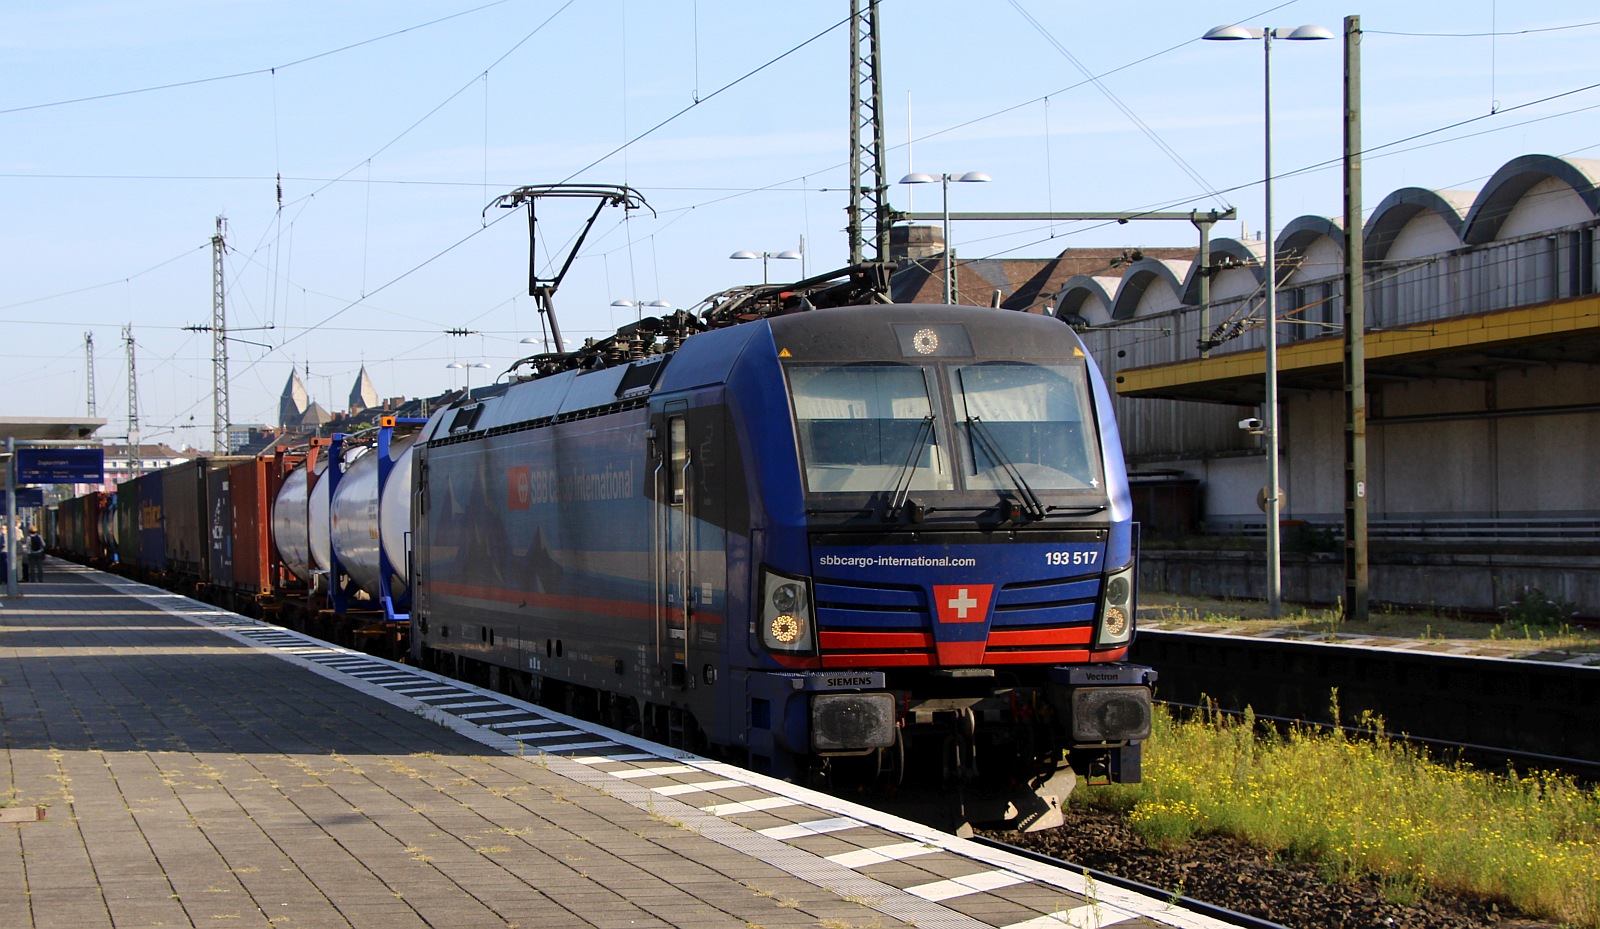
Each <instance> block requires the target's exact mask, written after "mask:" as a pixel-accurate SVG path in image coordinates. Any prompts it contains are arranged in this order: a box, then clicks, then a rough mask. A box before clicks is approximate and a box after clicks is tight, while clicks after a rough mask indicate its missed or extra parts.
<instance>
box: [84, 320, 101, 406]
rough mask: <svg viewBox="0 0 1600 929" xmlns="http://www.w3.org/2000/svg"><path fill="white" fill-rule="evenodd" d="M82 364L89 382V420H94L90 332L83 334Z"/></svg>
mask: <svg viewBox="0 0 1600 929" xmlns="http://www.w3.org/2000/svg"><path fill="white" fill-rule="evenodd" d="M83 362H84V370H85V371H86V372H87V375H86V376H87V378H88V381H89V384H88V388H89V418H90V419H94V418H95V416H96V415H98V414H96V413H95V409H94V333H92V332H85V333H84V334H83Z"/></svg>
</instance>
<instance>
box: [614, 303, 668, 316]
mask: <svg viewBox="0 0 1600 929" xmlns="http://www.w3.org/2000/svg"><path fill="white" fill-rule="evenodd" d="M611 305H612V306H616V307H623V306H627V307H633V308H634V309H635V310H636V311H637V315H636V317H635V319H636V320H637V319H644V309H645V307H649V308H650V309H652V310H670V309H672V304H670V303H668V302H667V301H665V300H651V301H650V302H649V303H644V302H642V301H639V300H613V301H611Z"/></svg>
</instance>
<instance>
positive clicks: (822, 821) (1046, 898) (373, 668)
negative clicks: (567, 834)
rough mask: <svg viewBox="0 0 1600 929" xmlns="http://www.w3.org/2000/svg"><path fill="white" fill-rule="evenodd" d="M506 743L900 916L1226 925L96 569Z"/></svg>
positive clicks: (963, 927) (1082, 926)
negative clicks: (1092, 884)
mask: <svg viewBox="0 0 1600 929" xmlns="http://www.w3.org/2000/svg"><path fill="white" fill-rule="evenodd" d="M90 576H91V577H93V578H94V579H95V580H97V581H99V582H100V583H102V584H105V585H106V586H108V587H111V588H113V589H116V590H118V591H120V592H122V593H125V594H127V595H129V596H132V597H135V598H137V599H139V600H142V601H144V602H146V603H148V604H150V605H152V606H155V607H156V608H158V609H161V610H163V611H165V612H167V613H171V614H173V615H176V616H179V617H182V618H184V619H187V620H189V621H191V622H194V623H196V624H198V625H202V626H206V627H210V628H213V629H215V630H217V631H218V632H219V633H222V634H225V635H228V636H230V637H232V638H234V639H236V640H238V641H241V642H246V643H249V644H251V645H253V646H256V647H258V648H262V649H264V650H267V651H269V652H271V653H273V654H276V655H278V656H280V657H282V658H284V659H285V660H289V661H294V662H298V663H301V664H303V665H304V666H305V667H307V668H309V669H310V670H312V671H314V672H316V673H318V674H321V675H323V676H326V677H329V678H330V679H333V680H338V681H341V682H343V683H345V684H346V685H347V686H350V687H351V688H353V689H355V690H358V691H361V692H363V693H366V694H369V695H371V696H374V697H376V698H378V699H381V700H384V701H386V702H388V703H391V704H394V705H396V706H401V707H404V708H406V709H409V710H412V711H414V712H418V713H420V714H422V715H423V716H424V717H425V718H427V719H431V720H433V721H434V722H437V723H439V724H440V725H443V726H446V727H448V728H450V729H452V730H454V731H457V732H459V733H461V734H463V735H465V736H467V737H469V738H472V739H473V740H475V741H477V742H480V743H481V744H483V745H485V746H488V747H490V748H493V749H496V750H498V751H502V752H505V753H507V754H510V755H517V756H522V757H530V758H536V759H538V760H539V761H540V763H542V764H546V765H548V766H549V767H551V768H552V769H554V770H557V771H558V772H560V773H562V774H565V775H566V776H568V777H570V778H572V779H573V780H576V781H579V782H582V783H585V784H588V785H590V786H593V787H597V788H600V789H603V790H605V791H606V792H607V793H608V794H610V795H611V796H613V797H617V798H620V799H622V800H624V801H626V802H629V803H632V804H634V805H635V806H637V807H639V808H641V809H649V810H651V811H652V812H655V813H657V814H658V815H662V816H666V817H670V818H672V819H674V820H676V821H678V822H681V823H683V824H684V825H685V826H687V827H689V828H691V829H694V830H695V831H697V832H699V833H700V834H702V835H704V836H706V837H707V838H710V839H712V840H714V841H716V842H719V843H721V844H722V845H725V846H727V847H729V848H733V849H736V850H739V851H741V852H744V853H745V854H749V855H751V856H754V857H757V858H759V859H761V860H763V861H766V862H768V863H770V864H773V865H775V866H777V867H780V868H782V869H784V870H785V871H787V872H788V873H790V874H793V875H795V876H796V877H799V878H802V879H804V880H807V881H810V882H812V883H814V884H816V885H818V886H821V887H825V888H827V889H829V890H831V891H833V892H834V893H837V894H839V895H840V896H842V897H845V898H847V899H851V900H856V901H862V902H865V903H866V904H867V905H869V906H871V907H872V908H874V909H876V910H878V911H879V912H882V913H884V914H885V915H887V916H890V917H893V918H895V919H901V920H907V921H910V922H913V923H915V924H916V925H918V926H923V927H941V929H1045V927H1057V929H1059V927H1073V929H1090V927H1102V926H1112V925H1116V926H1118V927H1119V929H1120V927H1130V929H1131V927H1135V926H1176V927H1183V929H1218V927H1223V926H1225V925H1226V924H1225V923H1222V922H1219V921H1217V920H1215V919H1212V918H1210V917H1207V916H1202V915H1199V914H1196V913H1191V912H1188V911H1186V910H1183V909H1180V908H1177V907H1175V906H1173V905H1171V904H1169V903H1168V902H1166V901H1162V900H1158V899H1156V898H1152V897H1146V896H1144V895H1141V894H1137V893H1133V892H1131V891H1124V890H1121V889H1119V888H1113V887H1105V886H1091V884H1090V882H1089V881H1088V880H1086V879H1085V878H1083V877H1081V876H1079V875H1077V874H1075V873H1072V872H1070V871H1063V870H1059V869H1056V868H1051V867H1049V866H1047V865H1042V864H1039V863H1036V862H1032V861H1029V860H1027V859H1023V858H1020V857H1017V856H1013V855H1010V854H1007V853H1006V852H1003V851H998V850H995V849H990V848H987V847H985V846H980V845H977V844H976V843H972V842H967V841H965V840H963V839H960V838H957V837H955V836H952V835H949V834H947V833H943V832H939V831H938V830H935V829H931V828H928V827H925V826H921V825H919V824H917V823H913V822H910V821H908V820H903V819H899V818H898V817H893V816H888V815H886V814H883V813H879V812H877V811H875V810H870V809H868V808H866V807H862V806H860V805H858V804H854V803H851V802H849V801H846V800H841V799H839V798H837V797H832V796H829V795H826V794H822V793H818V792H816V791H812V790H809V789H807V788H803V787H798V786H796V785H794V784H789V783H786V782H783V781H778V780H775V779H773V778H770V777H766V776H763V775H759V774H755V773H753V772H750V771H746V770H744V769H742V768H738V767H736V766H733V765H729V764H726V763H723V762H718V761H714V760H712V759H708V758H703V757H701V756H698V755H694V754H691V753H687V752H682V751H678V750H675V749H671V748H667V747H665V746H661V745H657V744H655V743H651V742H647V741H645V740H643V739H639V738H637V737H634V736H629V735H626V734H624V733H620V732H616V731H614V730H611V729H607V728H605V727H603V726H599V725H596V724H593V723H588V722H584V721H582V720H578V719H574V718H572V717H568V716H565V715H562V714H560V713H556V712H554V711H552V710H547V709H544V708H542V707H538V706H534V705H532V704H529V703H525V702H523V701H520V700H517V699H515V698H512V697H508V696H505V695H503V694H498V693H495V692H492V691H487V690H484V689H482V688H479V687H475V686H473V685H470V684H465V683H462V682H460V681H454V680H451V679H449V678H445V677H441V676H440V675H437V674H433V673H431V672H428V671H422V670H419V669H417V668H412V667H409V666H407V665H402V664H398V663H395V662H392V661H387V660H385V659H382V658H376V657H373V656H370V655H366V654H363V653H360V652H355V651H352V650H350V649H346V648H342V647H339V646H335V645H330V644H328V643H325V642H322V641H320V640H317V639H315V638H312V637H310V636H307V635H302V634H300V633H297V632H292V631H290V630H287V629H284V628H282V627H279V626H274V625H271V624H268V623H265V622H261V621H258V620H254V619H249V618H247V617H243V616H240V615H238V614H236V613H231V612H228V611H225V610H220V609H217V608H215V607H212V606H209V605H207V604H203V603H199V602H197V601H194V600H190V599H188V598H185V597H180V596H177V595H175V594H172V593H169V592H167V591H163V590H160V589H158V588H154V587H149V586H147V585H144V584H139V583H136V582H133V581H128V580H126V579H123V578H117V577H113V576H111V575H104V574H99V573H98V572H96V573H92V574H91V575H90Z"/></svg>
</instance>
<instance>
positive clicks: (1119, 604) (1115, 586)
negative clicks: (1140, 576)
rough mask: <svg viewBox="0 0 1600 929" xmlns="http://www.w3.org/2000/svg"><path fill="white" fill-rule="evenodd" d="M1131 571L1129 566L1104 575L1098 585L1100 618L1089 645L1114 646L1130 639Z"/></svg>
mask: <svg viewBox="0 0 1600 929" xmlns="http://www.w3.org/2000/svg"><path fill="white" fill-rule="evenodd" d="M1133 573H1134V567H1133V566H1132V565H1129V566H1128V567H1126V568H1124V569H1122V570H1121V571H1115V572H1113V573H1111V574H1109V575H1107V576H1106V582H1105V586H1103V587H1101V588H1100V617H1099V620H1098V621H1097V622H1096V623H1095V627H1094V642H1093V644H1092V645H1091V646H1090V647H1091V648H1096V649H1103V648H1115V647H1117V646H1120V645H1126V644H1128V642H1129V641H1131V640H1132V638H1133V609H1134V604H1133Z"/></svg>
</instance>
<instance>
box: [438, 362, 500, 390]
mask: <svg viewBox="0 0 1600 929" xmlns="http://www.w3.org/2000/svg"><path fill="white" fill-rule="evenodd" d="M445 367H446V368H450V369H452V370H456V369H464V370H465V371H466V372H467V396H468V397H471V396H472V369H473V368H487V367H489V365H488V363H487V362H483V361H475V362H465V361H452V362H450V363H449V364H447V365H445Z"/></svg>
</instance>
